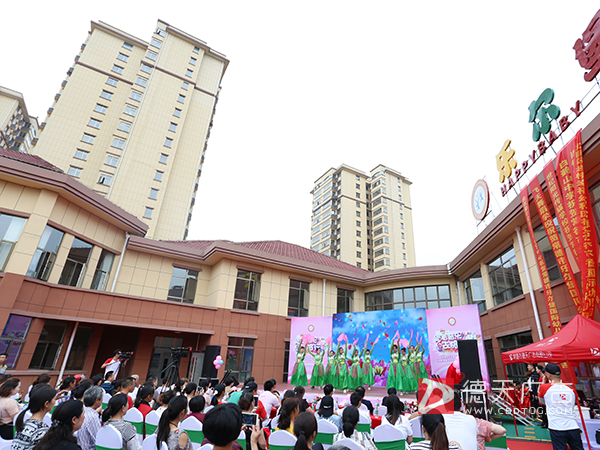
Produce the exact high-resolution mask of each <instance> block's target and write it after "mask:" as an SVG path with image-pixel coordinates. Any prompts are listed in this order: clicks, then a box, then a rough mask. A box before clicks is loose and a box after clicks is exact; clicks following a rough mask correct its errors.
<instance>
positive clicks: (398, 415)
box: [381, 395, 413, 444]
mask: <svg viewBox="0 0 600 450" xmlns="http://www.w3.org/2000/svg"><path fill="white" fill-rule="evenodd" d="M387 409H388V412H387V414H386V415H385V416H383V417H382V419H381V423H382V424H384V423H389V424H390V425H392V426H393V427H395V428H397V429H399V430H400V431H402V432H403V433H404V438H405V439H406V443H407V444H412V441H413V431H412V426H411V425H410V422H409V420H408V417H406V416H405V415H404V414H403V413H404V403H402V402H401V401H400V399H399V398H398V397H396V396H395V395H390V396H389V397H388V401H387Z"/></svg>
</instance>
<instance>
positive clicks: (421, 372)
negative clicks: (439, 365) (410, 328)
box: [415, 336, 429, 378]
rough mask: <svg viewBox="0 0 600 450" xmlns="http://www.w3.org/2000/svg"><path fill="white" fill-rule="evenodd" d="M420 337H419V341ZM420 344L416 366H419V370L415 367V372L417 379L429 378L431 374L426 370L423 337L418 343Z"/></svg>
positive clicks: (417, 350)
mask: <svg viewBox="0 0 600 450" xmlns="http://www.w3.org/2000/svg"><path fill="white" fill-rule="evenodd" d="M418 338H419V337H418V336H417V339H418ZM418 342H419V344H418V345H417V349H416V355H417V356H416V359H415V361H416V364H417V365H418V369H417V367H415V371H416V373H417V378H429V374H428V373H427V369H426V368H425V362H424V361H423V359H424V358H425V347H423V336H421V339H420V340H419V341H418ZM419 347H421V350H419Z"/></svg>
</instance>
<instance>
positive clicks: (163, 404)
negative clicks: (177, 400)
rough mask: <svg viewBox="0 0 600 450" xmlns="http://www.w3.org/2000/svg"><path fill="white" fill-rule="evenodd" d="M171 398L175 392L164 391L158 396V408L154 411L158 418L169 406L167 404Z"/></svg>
mask: <svg viewBox="0 0 600 450" xmlns="http://www.w3.org/2000/svg"><path fill="white" fill-rule="evenodd" d="M173 397H175V392H173V391H164V392H162V393H161V394H160V395H159V396H158V404H159V405H160V406H159V407H158V408H157V409H156V412H157V413H158V415H159V416H160V415H161V414H162V413H163V411H164V410H165V409H167V406H169V402H170V401H171V399H172V398H173Z"/></svg>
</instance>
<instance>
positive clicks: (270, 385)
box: [258, 379, 281, 417]
mask: <svg viewBox="0 0 600 450" xmlns="http://www.w3.org/2000/svg"><path fill="white" fill-rule="evenodd" d="M275 386H276V384H275V380H272V379H271V380H267V381H265V384H264V391H263V393H262V394H260V397H259V398H258V399H259V400H260V401H261V402H262V404H263V406H264V407H265V410H266V411H267V417H274V416H275V413H274V412H273V410H275V412H276V411H277V408H279V405H280V404H281V399H280V397H279V394H275V393H274V392H273V391H274V390H275Z"/></svg>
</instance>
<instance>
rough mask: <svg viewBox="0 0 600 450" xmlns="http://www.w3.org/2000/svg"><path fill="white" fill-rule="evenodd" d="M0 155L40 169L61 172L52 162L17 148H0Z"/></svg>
mask: <svg viewBox="0 0 600 450" xmlns="http://www.w3.org/2000/svg"><path fill="white" fill-rule="evenodd" d="M0 157H2V158H8V159H14V160H15V161H21V162H24V163H25V164H31V165H32V166H37V167H41V168H42V169H48V170H52V171H53V172H58V173H63V171H62V170H61V169H59V168H58V167H56V166H55V165H53V164H50V163H49V162H48V161H46V160H45V159H42V158H40V157H39V156H37V155H30V154H29V153H22V152H19V151H17V150H10V149H6V148H0Z"/></svg>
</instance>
